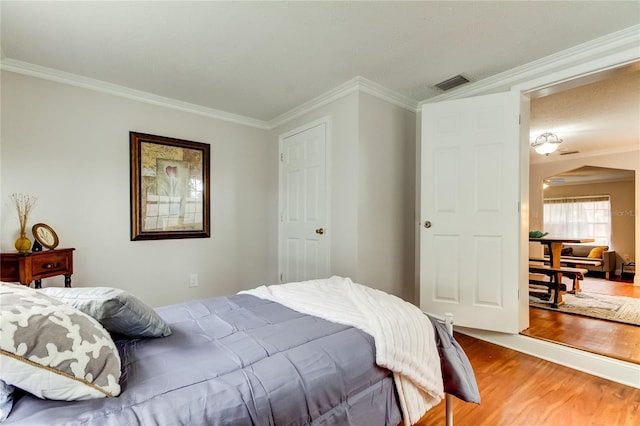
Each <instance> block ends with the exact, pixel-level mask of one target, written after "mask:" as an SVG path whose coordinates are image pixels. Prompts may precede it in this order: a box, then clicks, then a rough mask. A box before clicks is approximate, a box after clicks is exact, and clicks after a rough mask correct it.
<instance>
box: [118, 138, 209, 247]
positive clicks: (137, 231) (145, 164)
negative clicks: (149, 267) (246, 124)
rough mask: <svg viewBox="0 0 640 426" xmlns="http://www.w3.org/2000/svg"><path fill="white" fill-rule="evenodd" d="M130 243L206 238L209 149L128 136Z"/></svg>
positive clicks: (197, 144) (173, 140)
mask: <svg viewBox="0 0 640 426" xmlns="http://www.w3.org/2000/svg"><path fill="white" fill-rule="evenodd" d="M129 144H130V170H131V241H140V240H163V239H176V238H209V237H210V207H209V203H210V185H209V174H210V171H209V168H210V152H209V151H210V145H209V144H206V143H202V142H193V141H188V140H183V139H176V138H170V137H164V136H157V135H150V134H146V133H139V132H133V131H132V132H129Z"/></svg>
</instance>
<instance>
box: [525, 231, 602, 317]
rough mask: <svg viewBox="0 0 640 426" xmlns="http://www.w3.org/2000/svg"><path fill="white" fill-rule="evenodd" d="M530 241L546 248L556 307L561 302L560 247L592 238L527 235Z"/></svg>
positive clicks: (590, 241) (592, 240) (585, 241)
mask: <svg viewBox="0 0 640 426" xmlns="http://www.w3.org/2000/svg"><path fill="white" fill-rule="evenodd" d="M529 241H530V242H539V243H540V244H544V245H546V246H547V248H548V253H549V266H550V268H551V269H552V270H553V271H554V276H555V288H554V290H555V295H554V300H553V301H552V306H554V307H557V306H558V305H561V304H562V295H561V293H560V284H561V283H562V271H560V268H561V267H562V265H561V260H560V256H561V255H562V247H563V245H564V244H565V243H566V244H572V243H573V244H579V243H592V242H594V241H595V240H594V239H593V238H567V237H547V236H544V237H529Z"/></svg>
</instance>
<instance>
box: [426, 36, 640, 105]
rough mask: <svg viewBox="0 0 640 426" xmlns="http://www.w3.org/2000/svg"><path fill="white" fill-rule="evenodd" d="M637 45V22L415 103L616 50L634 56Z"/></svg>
mask: <svg viewBox="0 0 640 426" xmlns="http://www.w3.org/2000/svg"><path fill="white" fill-rule="evenodd" d="M639 47H640V25H634V26H632V27H628V28H625V29H623V30H620V31H617V32H614V33H611V34H608V35H606V36H604V37H600V38H597V39H594V40H591V41H589V42H586V43H583V44H579V45H577V46H574V47H571V48H569V49H565V50H562V51H560V52H557V53H554V54H552V55H549V56H545V57H544V58H541V59H538V60H536V61H533V62H529V63H528V64H525V65H522V66H519V67H516V68H512V69H510V70H508V71H505V72H502V73H499V74H495V75H492V76H491V77H487V78H485V79H483V80H480V81H478V82H475V83H471V84H468V85H465V86H462V87H460V88H458V89H454V90H452V91H451V92H447V93H443V94H441V95H438V96H434V97H432V98H429V99H426V100H424V101H422V102H419V103H418V108H420V107H421V106H422V105H424V104H427V103H433V102H440V101H443V100H448V99H459V98H466V97H470V96H477V95H482V94H487V93H491V92H493V91H499V90H509V89H510V88H511V87H512V86H514V85H516V84H518V83H522V82H525V81H529V80H533V79H535V78H536V77H539V76H541V75H543V74H545V73H550V72H553V71H556V70H559V69H566V68H568V67H570V66H572V65H577V64H580V63H584V62H587V61H590V60H595V59H599V58H601V57H603V56H605V55H610V54H614V53H620V52H623V51H625V50H628V49H631V50H632V52H633V51H635V52H636V54H635V55H633V54H632V56H635V57H636V59H637V57H638V56H639V55H638V49H639ZM630 60H633V58H630Z"/></svg>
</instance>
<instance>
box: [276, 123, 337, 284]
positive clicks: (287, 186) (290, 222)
mask: <svg viewBox="0 0 640 426" xmlns="http://www.w3.org/2000/svg"><path fill="white" fill-rule="evenodd" d="M326 127H327V126H326V123H324V122H323V123H320V124H315V125H311V126H310V127H307V128H304V129H303V130H298V131H294V132H292V133H291V134H287V135H284V136H281V137H280V236H279V241H280V253H279V257H280V282H292V281H303V280H307V279H314V278H325V277H326V276H327V274H328V269H329V268H328V263H329V262H328V258H329V253H328V248H329V244H328V235H327V233H328V229H327V223H326V221H327V206H326V203H327V196H326V191H327V188H326V158H325V155H326V133H327V129H326Z"/></svg>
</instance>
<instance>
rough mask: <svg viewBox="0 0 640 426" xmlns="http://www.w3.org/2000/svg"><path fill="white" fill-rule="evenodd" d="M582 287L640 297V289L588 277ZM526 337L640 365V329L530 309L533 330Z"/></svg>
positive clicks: (585, 289) (529, 330) (530, 322)
mask: <svg viewBox="0 0 640 426" xmlns="http://www.w3.org/2000/svg"><path fill="white" fill-rule="evenodd" d="M581 287H582V290H583V291H592V292H597V293H605V294H612V295H619V296H628V297H638V298H640V286H634V285H633V284H631V283H624V282H618V281H607V280H605V279H597V278H590V277H586V278H585V279H584V280H583V281H582V283H581ZM522 334H524V335H526V336H529V337H535V338H539V339H544V340H550V341H553V342H557V343H561V344H564V345H568V346H571V347H575V348H578V349H582V350H585V351H588V352H592V353H597V354H600V355H605V356H608V357H611V358H616V359H620V360H623V361H629V362H633V363H636V364H640V327H638V326H634V325H629V324H621V323H617V322H613V321H604V320H599V319H595V318H587V317H582V316H579V315H570V314H563V313H560V312H554V311H548V310H545V309H539V308H529V328H528V329H526V330H524V331H523V332H522Z"/></svg>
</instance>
